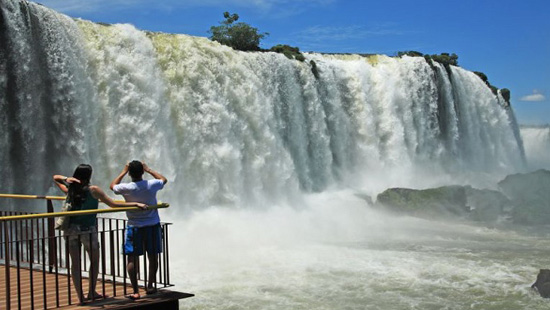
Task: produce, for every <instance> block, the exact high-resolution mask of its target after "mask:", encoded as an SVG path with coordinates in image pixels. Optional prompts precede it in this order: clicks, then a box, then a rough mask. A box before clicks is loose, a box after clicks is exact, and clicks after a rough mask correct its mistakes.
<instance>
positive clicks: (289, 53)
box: [269, 44, 306, 61]
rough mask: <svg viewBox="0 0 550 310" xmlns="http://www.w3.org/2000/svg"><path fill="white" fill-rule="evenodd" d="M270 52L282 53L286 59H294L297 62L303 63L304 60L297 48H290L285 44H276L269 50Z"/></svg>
mask: <svg viewBox="0 0 550 310" xmlns="http://www.w3.org/2000/svg"><path fill="white" fill-rule="evenodd" d="M269 50H270V51H272V52H276V53H282V54H283V55H285V56H286V57H287V58H288V59H296V60H299V61H304V60H306V58H305V57H304V55H303V54H302V53H300V49H299V48H297V47H292V46H289V45H286V44H278V45H275V46H273V47H272V48H271V49H269Z"/></svg>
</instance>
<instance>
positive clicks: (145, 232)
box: [124, 224, 163, 255]
mask: <svg viewBox="0 0 550 310" xmlns="http://www.w3.org/2000/svg"><path fill="white" fill-rule="evenodd" d="M162 239H163V238H162V231H161V229H160V224H156V225H153V226H144V227H134V226H131V225H128V226H127V227H126V240H125V241H124V254H126V255H143V249H144V248H145V249H147V253H148V254H158V253H162Z"/></svg>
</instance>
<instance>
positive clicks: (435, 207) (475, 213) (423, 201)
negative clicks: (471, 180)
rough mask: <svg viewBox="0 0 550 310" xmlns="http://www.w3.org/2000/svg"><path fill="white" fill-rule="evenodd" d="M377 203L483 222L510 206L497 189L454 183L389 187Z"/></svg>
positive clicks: (426, 214) (429, 215) (412, 212)
mask: <svg viewBox="0 0 550 310" xmlns="http://www.w3.org/2000/svg"><path fill="white" fill-rule="evenodd" d="M377 205H378V206H379V207H383V208H385V209H388V210H391V211H395V212H399V213H403V214H407V215H411V216H417V217H422V218H461V219H467V220H472V221H485V222H491V221H497V220H498V219H500V218H502V217H503V216H506V215H507V214H508V213H509V212H510V209H511V208H512V204H511V203H510V201H509V199H508V198H506V197H505V196H504V195H503V194H502V193H500V192H498V191H493V190H488V189H475V188H472V187H470V186H458V185H453V186H443V187H438V188H431V189H424V190H415V189H407V188H390V189H387V190H386V191H384V192H383V193H381V194H380V195H378V197H377Z"/></svg>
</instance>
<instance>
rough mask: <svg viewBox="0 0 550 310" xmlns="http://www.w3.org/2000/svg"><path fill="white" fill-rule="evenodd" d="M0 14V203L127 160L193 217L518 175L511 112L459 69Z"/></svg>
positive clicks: (33, 8) (22, 12) (32, 13)
mask: <svg viewBox="0 0 550 310" xmlns="http://www.w3.org/2000/svg"><path fill="white" fill-rule="evenodd" d="M3 16H4V22H3V25H4V27H3V28H4V30H3V32H2V33H3V37H4V38H5V42H6V43H7V44H5V45H4V48H3V49H2V51H3V55H4V56H3V60H2V61H3V64H4V66H5V68H6V70H3V77H2V80H3V81H5V82H4V84H3V88H2V90H3V93H4V94H6V96H5V98H6V99H7V100H3V108H4V110H5V111H6V113H4V114H3V119H2V128H3V130H4V131H5V132H7V133H8V135H7V136H5V137H4V140H3V147H2V149H3V151H2V154H1V156H2V159H4V162H6V163H9V164H8V165H5V167H3V168H2V169H5V170H3V171H2V172H3V174H4V175H6V176H7V177H6V178H4V179H3V180H2V182H3V184H2V187H3V188H5V189H6V190H8V191H15V190H17V191H21V192H28V191H31V190H35V191H36V190H39V189H41V188H40V187H29V186H28V185H27V183H28V182H22V180H21V179H18V177H17V176H21V175H28V174H31V173H32V174H39V175H49V174H51V173H52V172H54V171H59V169H60V168H61V167H64V168H66V167H67V164H68V163H71V164H73V163H76V162H80V161H90V162H91V163H92V164H93V165H94V166H95V167H97V168H96V171H97V172H96V174H95V175H96V180H103V179H110V178H112V177H113V176H114V175H116V173H117V172H118V169H120V167H121V166H122V165H123V163H124V162H126V161H127V160H129V159H132V158H140V159H143V160H145V161H146V162H148V163H149V164H150V165H152V166H155V167H158V169H159V170H162V171H167V174H168V177H169V178H170V179H172V180H173V181H174V182H173V183H174V185H173V186H172V189H171V195H170V197H171V198H172V197H173V198H175V199H177V198H176V197H184V198H183V199H181V200H182V202H183V201H185V203H186V204H187V205H188V206H199V207H200V206H208V205H212V204H215V205H219V204H224V205H225V204H229V205H235V206H242V205H258V204H263V203H277V202H279V201H289V200H290V201H291V200H293V199H295V196H296V195H298V194H299V192H300V191H306V192H309V191H315V192H318V191H323V190H325V189H327V188H329V187H331V186H337V187H338V186H343V187H349V186H353V187H356V188H360V187H361V186H362V184H363V182H367V183H369V182H371V183H372V180H376V182H377V183H378V184H379V186H381V187H387V186H389V185H395V184H392V183H393V182H394V180H392V179H391V178H390V180H385V179H383V180H381V179H380V178H381V176H382V175H387V174H388V171H395V175H396V176H395V178H396V179H397V178H399V179H401V180H402V182H403V184H402V185H408V184H413V183H415V182H416V181H415V175H416V173H421V172H422V171H430V174H434V175H437V174H441V175H445V174H448V173H449V172H450V173H451V174H455V173H457V172H458V171H461V170H464V171H483V172H487V173H509V172H513V171H516V170H518V169H521V168H522V164H523V162H522V152H523V151H522V149H521V144H520V141H518V140H517V139H516V137H515V136H514V134H513V132H514V130H516V128H514V126H513V125H514V124H515V123H514V122H515V121H514V117H513V115H512V114H511V113H510V112H509V109H506V108H503V106H502V105H500V104H499V102H502V101H503V99H502V98H500V97H497V96H495V95H493V94H492V93H491V91H490V90H489V88H487V87H486V86H485V85H484V84H483V83H482V82H481V81H480V79H478V78H477V77H476V76H475V75H474V74H473V73H471V72H469V71H466V70H463V69H461V68H457V67H451V68H450V74H448V73H447V71H446V70H445V69H444V68H443V67H442V66H441V65H439V64H437V63H436V64H434V67H433V68H431V67H430V66H429V65H428V64H427V63H426V61H425V60H424V59H422V58H411V57H404V58H403V59H396V58H389V57H386V56H372V57H370V58H365V57H359V56H326V55H319V54H308V55H306V58H307V59H306V62H304V63H302V62H298V61H292V60H287V59H286V58H285V57H284V56H282V55H279V54H275V53H243V52H236V51H233V50H232V49H230V48H228V47H225V46H220V45H219V44H217V43H213V42H210V41H209V40H207V39H205V38H196V37H190V36H185V35H170V34H159V33H145V32H143V31H139V30H136V29H135V28H134V27H132V26H130V25H112V26H106V25H99V24H93V23H90V22H86V21H77V22H74V21H72V20H71V19H69V18H67V17H66V16H63V15H60V14H57V13H55V12H53V11H50V10H48V9H46V8H43V7H40V6H37V5H34V4H32V3H28V4H27V3H25V2H11V1H10V2H7V3H6V4H4V6H3ZM310 61H314V62H315V63H316V67H317V69H318V72H319V75H318V76H319V77H318V78H316V76H315V74H314V73H313V72H312V68H311V65H310V64H309V62H310ZM6 81H7V82H6ZM69 166H70V165H69ZM434 171H436V172H434ZM44 183H47V182H44ZM15 184H18V185H17V188H16V187H15ZM43 189H44V188H43V187H42V190H43ZM382 189H383V188H382Z"/></svg>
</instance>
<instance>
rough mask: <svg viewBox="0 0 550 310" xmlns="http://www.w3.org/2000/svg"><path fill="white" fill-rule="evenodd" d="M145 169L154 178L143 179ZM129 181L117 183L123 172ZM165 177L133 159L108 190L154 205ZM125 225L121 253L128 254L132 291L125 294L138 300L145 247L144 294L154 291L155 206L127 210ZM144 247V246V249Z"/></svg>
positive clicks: (158, 243) (157, 230) (158, 246)
mask: <svg viewBox="0 0 550 310" xmlns="http://www.w3.org/2000/svg"><path fill="white" fill-rule="evenodd" d="M144 172H147V173H149V174H150V175H151V176H152V177H153V178H154V179H153V180H144V179H143V174H144ZM127 173H128V174H129V175H130V178H132V182H130V183H120V182H121V181H122V179H123V178H124V176H125V175H126V174H127ZM166 182H168V180H167V179H166V178H165V177H164V176H162V175H161V174H160V173H158V172H156V171H154V170H153V169H151V168H149V167H148V166H147V165H146V164H145V163H142V162H140V161H137V160H134V161H132V162H130V163H128V164H126V166H124V169H122V172H121V173H120V174H119V175H118V176H117V177H116V178H115V179H114V180H113V182H111V186H110V187H111V189H112V190H113V191H114V192H115V194H119V195H122V196H124V199H125V200H126V201H127V202H141V203H144V204H146V205H149V206H154V205H157V197H156V194H157V191H159V190H161V189H162V188H163V187H164V184H166ZM126 216H127V217H128V226H127V228H126V238H125V241H124V254H126V255H127V256H128V265H127V269H128V275H129V276H130V282H131V283H132V288H133V290H134V292H133V294H130V295H128V296H127V297H128V298H130V299H134V300H135V299H139V298H140V295H139V290H138V283H137V271H138V270H139V256H140V255H143V253H144V252H145V251H144V250H146V252H147V257H148V259H149V276H148V283H147V291H146V292H147V294H148V295H149V294H154V293H156V288H155V286H156V285H155V283H156V273H157V269H158V254H159V253H161V252H162V243H161V229H160V218H159V215H158V211H157V210H156V209H152V210H147V211H141V210H139V211H127V212H126ZM144 248H145V249H144Z"/></svg>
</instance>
